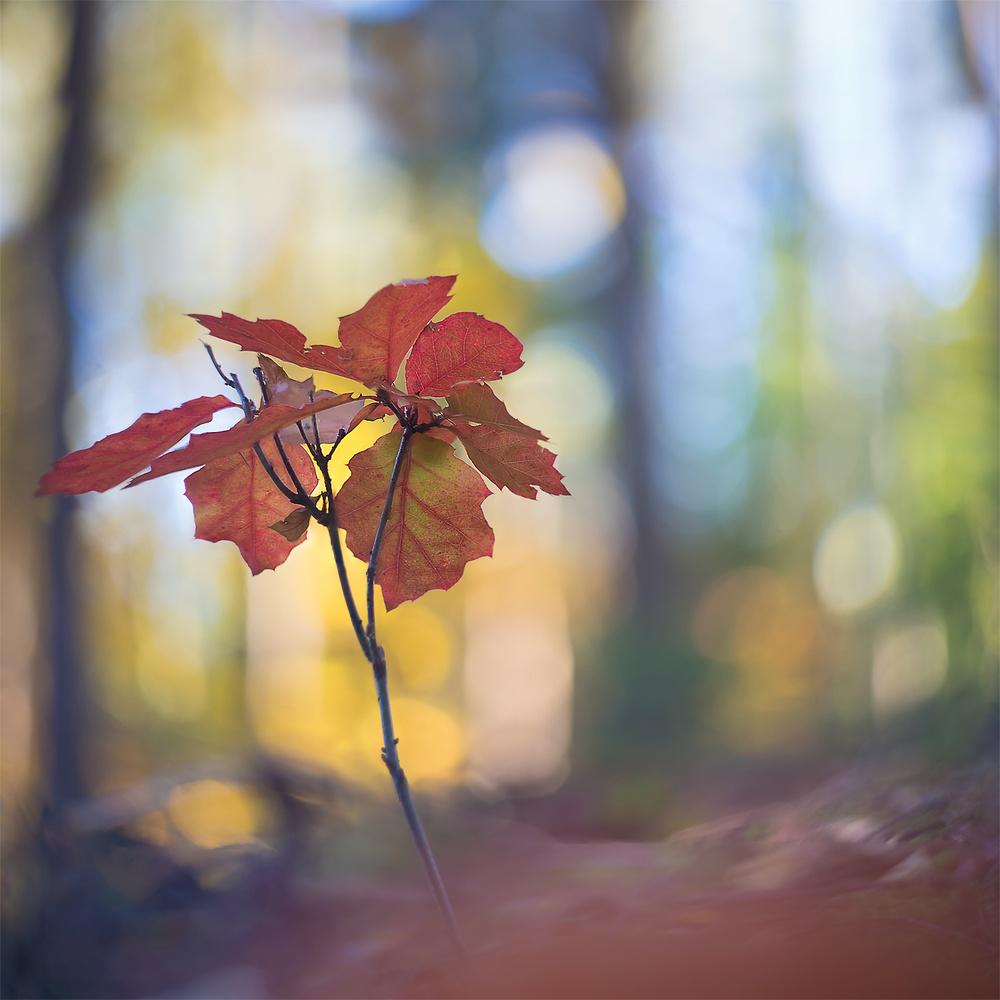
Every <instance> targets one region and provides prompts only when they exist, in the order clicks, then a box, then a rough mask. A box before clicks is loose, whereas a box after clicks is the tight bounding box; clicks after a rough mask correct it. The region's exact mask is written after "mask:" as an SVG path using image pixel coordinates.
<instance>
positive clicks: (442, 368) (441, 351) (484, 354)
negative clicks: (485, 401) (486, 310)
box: [406, 312, 524, 396]
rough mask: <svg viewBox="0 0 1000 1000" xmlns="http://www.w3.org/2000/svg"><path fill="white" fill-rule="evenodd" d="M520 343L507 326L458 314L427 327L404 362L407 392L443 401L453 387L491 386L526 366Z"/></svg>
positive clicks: (467, 314) (474, 315)
mask: <svg viewBox="0 0 1000 1000" xmlns="http://www.w3.org/2000/svg"><path fill="white" fill-rule="evenodd" d="M522 350H523V347H522V344H521V341H519V340H518V339H517V337H515V336H514V334H512V333H511V332H510V331H509V330H508V329H507V328H506V327H503V326H501V325H500V324H499V323H493V322H491V321H490V320H488V319H484V318H483V317H482V316H478V315H477V314H476V313H471V312H460V313H452V314H451V315H450V316H445V318H444V319H443V320H441V322H440V323H429V324H428V325H427V327H426V329H425V330H424V331H423V332H422V333H421V334H420V336H419V337H417V342H416V343H415V344H414V345H413V351H412V353H411V354H410V357H409V358H408V359H407V362H406V387H407V390H408V391H409V392H416V393H420V394H421V395H422V396H447V395H448V393H449V392H451V390H452V389H454V388H455V386H457V385H462V384H464V383H468V382H492V381H493V380H494V379H498V378H500V376H501V375H509V374H510V373H511V372H516V371H517V370H518V368H520V367H521V366H522V365H523V364H524V362H523V361H522V360H521V351H522Z"/></svg>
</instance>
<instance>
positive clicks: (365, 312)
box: [340, 275, 455, 384]
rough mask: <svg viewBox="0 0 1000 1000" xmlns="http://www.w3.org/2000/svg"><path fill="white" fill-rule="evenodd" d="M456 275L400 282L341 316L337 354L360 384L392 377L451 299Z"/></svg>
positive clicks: (389, 379)
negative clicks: (450, 292)
mask: <svg viewBox="0 0 1000 1000" xmlns="http://www.w3.org/2000/svg"><path fill="white" fill-rule="evenodd" d="M453 284H455V275H451V276H449V277H438V276H434V277H430V278H424V279H422V280H420V281H400V282H399V283H398V284H395V285H386V286H385V288H382V289H380V290H379V291H377V292H376V293H375V294H374V295H373V296H372V297H371V298H370V299H369V300H368V301H367V302H366V303H365V304H364V305H363V306H362V307H361V308H360V309H359V310H358V311H357V312H353V313H351V314H350V315H349V316H342V317H341V318H340V343H341V348H340V356H341V359H342V361H343V364H344V366H345V367H346V368H348V369H349V370H350V376H351V378H354V379H357V380H358V381H359V382H368V383H373V382H384V383H386V384H389V383H391V382H393V381H395V378H396V375H397V373H398V372H399V366H400V365H401V364H402V363H403V358H405V357H406V354H407V352H408V351H409V350H410V348H411V347H412V346H413V342H414V341H415V340H416V339H417V337H418V336H419V335H420V331H421V330H423V328H424V327H425V326H426V325H427V324H428V322H429V321H430V320H432V319H433V318H434V316H435V315H436V314H437V313H438V312H440V311H441V309H443V308H444V306H445V305H446V304H447V303H448V302H449V301H450V300H451V296H450V295H449V294H448V292H449V291H450V290H451V286H452V285H453Z"/></svg>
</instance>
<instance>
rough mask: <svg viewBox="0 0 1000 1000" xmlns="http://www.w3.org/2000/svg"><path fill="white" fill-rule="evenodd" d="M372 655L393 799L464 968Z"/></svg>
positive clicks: (383, 678)
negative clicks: (400, 809) (400, 810)
mask: <svg viewBox="0 0 1000 1000" xmlns="http://www.w3.org/2000/svg"><path fill="white" fill-rule="evenodd" d="M372 652H373V654H374V655H373V657H372V658H371V664H372V672H373V673H374V674H375V688H376V690H377V692H378V707H379V713H380V715H381V717H382V740H383V742H384V744H385V745H384V746H383V747H382V762H383V763H384V764H385V766H386V770H388V772H389V776H390V777H391V778H392V784H393V786H394V787H395V789H396V798H398V799H399V804H400V805H401V806H402V807H403V815H404V816H405V817H406V824H407V826H409V828H410V835H411V836H412V837H413V842H414V844H415V845H416V848H417V852H418V853H419V855H420V860H421V861H422V862H423V866H424V872H425V873H426V875H427V881H428V882H430V884H431V891H432V892H433V893H434V901H435V902H436V903H437V907H438V912H439V913H440V914H441V919H442V921H443V922H444V926H445V931H446V932H447V934H448V937H449V938H450V939H451V943H452V946H453V947H454V949H455V951H456V952H457V953H458V956H459V957H460V958H461V960H462V962H463V963H464V964H465V966H466V968H468V969H470V970H471V969H472V958H471V956H470V955H469V950H468V948H467V947H466V946H465V941H464V940H463V939H462V932H461V931H460V930H459V928H458V921H457V920H456V919H455V911H454V910H453V909H452V908H451V901H450V900H449V899H448V892H447V890H446V889H445V887H444V881H443V879H442V878H441V873H440V872H439V871H438V867H437V863H436V862H435V860H434V852H433V851H432V850H431V845H430V843H429V841H428V840H427V835H426V834H425V833H424V828H423V826H422V825H421V823H420V817H419V815H417V807H416V806H415V805H414V803H413V796H412V794H411V793H410V783H409V782H408V781H407V780H406V774H405V772H404V771H403V767H402V765H401V764H400V762H399V751H398V750H397V745H398V743H399V739H398V738H397V737H396V735H395V732H394V729H393V724H392V708H391V707H390V705H389V679H388V670H387V669H386V664H385V651H384V650H383V649H382V647H381V646H378V645H374V644H373V645H372Z"/></svg>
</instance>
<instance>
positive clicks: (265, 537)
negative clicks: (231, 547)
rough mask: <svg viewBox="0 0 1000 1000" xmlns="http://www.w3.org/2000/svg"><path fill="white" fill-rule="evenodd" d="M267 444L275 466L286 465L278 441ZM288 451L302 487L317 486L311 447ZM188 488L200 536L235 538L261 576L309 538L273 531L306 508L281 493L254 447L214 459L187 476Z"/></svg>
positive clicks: (213, 539)
mask: <svg viewBox="0 0 1000 1000" xmlns="http://www.w3.org/2000/svg"><path fill="white" fill-rule="evenodd" d="M261 448H262V449H263V451H264V454H265V456H266V457H267V459H268V460H269V461H270V462H271V464H272V465H273V466H275V467H276V468H283V467H284V466H283V464H282V461H281V457H280V455H279V454H278V449H277V448H276V447H275V445H274V442H273V441H262V442H261ZM285 452H286V454H287V455H288V459H289V461H290V462H291V463H292V468H294V469H295V472H296V474H297V475H298V477H299V479H300V480H301V481H302V485H303V486H304V487H305V488H306V489H307V490H309V491H312V490H313V489H315V487H316V482H317V479H316V468H315V466H314V465H313V463H312V460H311V459H310V458H309V455H308V453H307V452H306V450H305V448H303V447H302V446H301V445H299V446H297V447H295V446H292V447H287V446H286V448H285ZM184 492H185V494H186V495H187V498H188V499H189V500H190V501H191V506H192V507H194V521H195V538H203V539H205V540H206V541H209V542H221V541H230V542H235V543H236V545H237V546H239V550H240V554H241V555H242V556H243V558H244V560H245V561H246V564H247V565H248V566H249V567H250V571H251V572H252V573H253V574H254V575H255V576H256V575H257V574H258V573H260V572H261V571H262V570H265V569H274V568H275V567H277V566H280V565H281V564H282V563H283V562H284V561H285V560H286V559H287V558H288V556H289V554H290V553H291V551H292V549H294V548H295V546H296V545H298V544H300V543H301V542H302V540H303V539H304V537H305V533H304V532H303V534H302V535H300V536H299V537H298V539H296V540H294V541H291V540H289V539H288V538H287V537H284V536H283V535H281V534H279V532H277V531H272V530H271V525H273V524H276V523H277V522H279V521H284V520H285V518H286V517H288V516H289V514H291V513H292V512H293V511H295V510H298V509H300V508H297V507H296V505H295V504H293V503H291V502H290V501H289V500H286V499H285V497H284V496H283V495H282V494H281V493H280V492H279V491H278V489H277V487H276V486H275V485H274V483H272V482H271V479H270V477H269V476H268V474H267V473H266V472H265V471H264V467H263V466H262V465H261V463H260V460H259V459H258V458H257V455H256V454H255V452H254V450H253V449H252V448H248V449H247V450H246V451H241V452H237V453H236V454H230V455H226V456H224V457H222V458H217V459H215V460H214V461H212V462H209V464H208V465H206V466H205V468H204V469H199V470H198V471H197V472H195V473H193V474H192V475H190V476H188V477H187V479H185V480H184Z"/></svg>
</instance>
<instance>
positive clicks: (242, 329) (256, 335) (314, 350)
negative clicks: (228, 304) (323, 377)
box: [190, 312, 351, 377]
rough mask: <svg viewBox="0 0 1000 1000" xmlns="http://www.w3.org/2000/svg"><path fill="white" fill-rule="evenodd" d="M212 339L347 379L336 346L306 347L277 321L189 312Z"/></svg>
mask: <svg viewBox="0 0 1000 1000" xmlns="http://www.w3.org/2000/svg"><path fill="white" fill-rule="evenodd" d="M190 316H191V318H192V319H196V320H197V321H198V322H199V323H201V325H202V326H203V327H205V329H207V330H208V332H209V333H210V334H211V335H212V336H213V337H218V338H219V340H228V341H229V343H231V344H237V345H238V346H239V347H241V348H242V349H243V350H244V351H256V352H257V353H259V354H267V355H268V356H269V357H272V358H280V360H282V361H289V362H291V363H292V364H293V365H301V366H302V367H303V368H312V369H314V370H315V371H321V372H331V373H332V374H334V375H346V376H347V377H350V376H351V373H350V370H349V369H348V368H347V367H345V365H344V363H343V361H342V359H341V357H340V354H341V350H340V348H339V347H330V346H328V345H327V344H316V345H314V346H313V347H306V338H305V336H304V335H303V334H302V333H300V332H299V331H298V330H297V329H296V328H295V327H294V326H292V324H291V323H285V322H284V321H283V320H280V319H258V320H249V319H241V318H240V317H239V316H234V315H233V314H232V313H227V312H224V313H223V314H222V315H221V316H207V315H205V314H204V313H190Z"/></svg>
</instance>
